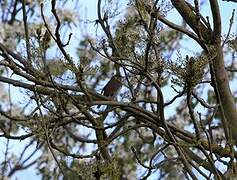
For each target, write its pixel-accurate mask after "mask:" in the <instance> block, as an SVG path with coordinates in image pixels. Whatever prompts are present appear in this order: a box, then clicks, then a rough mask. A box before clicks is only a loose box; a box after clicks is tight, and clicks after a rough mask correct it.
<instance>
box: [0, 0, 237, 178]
mask: <svg viewBox="0 0 237 180" xmlns="http://www.w3.org/2000/svg"><path fill="white" fill-rule="evenodd" d="M72 2H74V1H72ZM218 2H219V3H220V10H221V12H222V22H223V24H222V27H223V28H222V29H223V33H224V34H225V33H227V31H228V27H229V19H230V17H231V12H232V9H233V8H234V7H236V3H231V2H223V1H220V0H219V1H218ZM79 3H80V4H81V6H80V8H81V11H82V13H81V15H80V16H81V17H82V18H81V19H84V18H87V19H88V20H89V21H94V20H96V17H97V7H96V5H97V0H81V1H79ZM236 10H237V9H236ZM201 13H203V14H205V15H210V9H209V6H208V5H205V6H203V7H202V9H201ZM178 17H179V15H177V12H172V13H171V14H170V15H169V16H168V18H169V19H170V20H172V21H173V22H179V21H180V19H179V18H178ZM235 20H237V18H235ZM236 26H237V23H235V24H234V27H233V28H235V29H236ZM88 27H89V28H87V29H86V32H87V33H90V34H93V35H95V26H94V23H91V24H90V25H89V26H88ZM84 31H85V29H84ZM73 33H74V36H75V35H78V36H80V34H79V32H78V31H75V32H73ZM183 45H184V46H187V47H192V48H193V49H194V50H197V49H199V47H198V45H197V44H196V43H194V42H189V43H185V42H184V44H183ZM71 53H73V54H74V55H75V51H74V50H72V52H71ZM184 53H185V50H184ZM187 53H188V52H187ZM163 90H164V92H167V91H166V89H163ZM170 94H171V93H170V92H168V93H167V94H166V95H165V98H166V99H165V100H169V99H170V98H171V97H170ZM166 113H168V114H172V113H173V111H172V110H171V109H170V110H168V111H167V112H166ZM2 143H4V142H1V143H0V145H2ZM10 147H11V149H12V151H19V152H20V150H21V149H22V148H23V147H24V145H23V143H22V142H20V141H19V142H16V141H14V142H13V143H12V144H11V146H10ZM32 148H33V147H32ZM0 153H2V151H1V152H0ZM1 157H2V155H0V160H1ZM12 179H19V180H23V179H24V180H28V179H29V180H39V179H41V178H40V177H39V176H37V175H36V174H35V171H34V170H33V169H32V168H29V169H26V170H24V171H19V172H18V173H16V174H15V176H14V177H13V178H12ZM153 179H155V177H154V176H153V177H151V178H149V179H148V180H153Z"/></svg>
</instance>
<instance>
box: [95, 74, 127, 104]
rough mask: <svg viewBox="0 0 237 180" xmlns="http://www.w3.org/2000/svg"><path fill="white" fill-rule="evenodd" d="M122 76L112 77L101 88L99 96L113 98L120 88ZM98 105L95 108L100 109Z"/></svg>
mask: <svg viewBox="0 0 237 180" xmlns="http://www.w3.org/2000/svg"><path fill="white" fill-rule="evenodd" d="M122 85H123V84H122V76H121V75H119V74H116V75H114V76H113V77H112V78H111V79H110V80H109V82H108V83H107V84H106V85H105V86H104V87H103V89H102V91H101V94H102V95H104V96H107V97H110V98H112V99H113V98H115V97H116V96H117V95H118V92H119V91H120V89H121V88H122ZM100 106H101V105H98V106H97V108H100Z"/></svg>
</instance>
